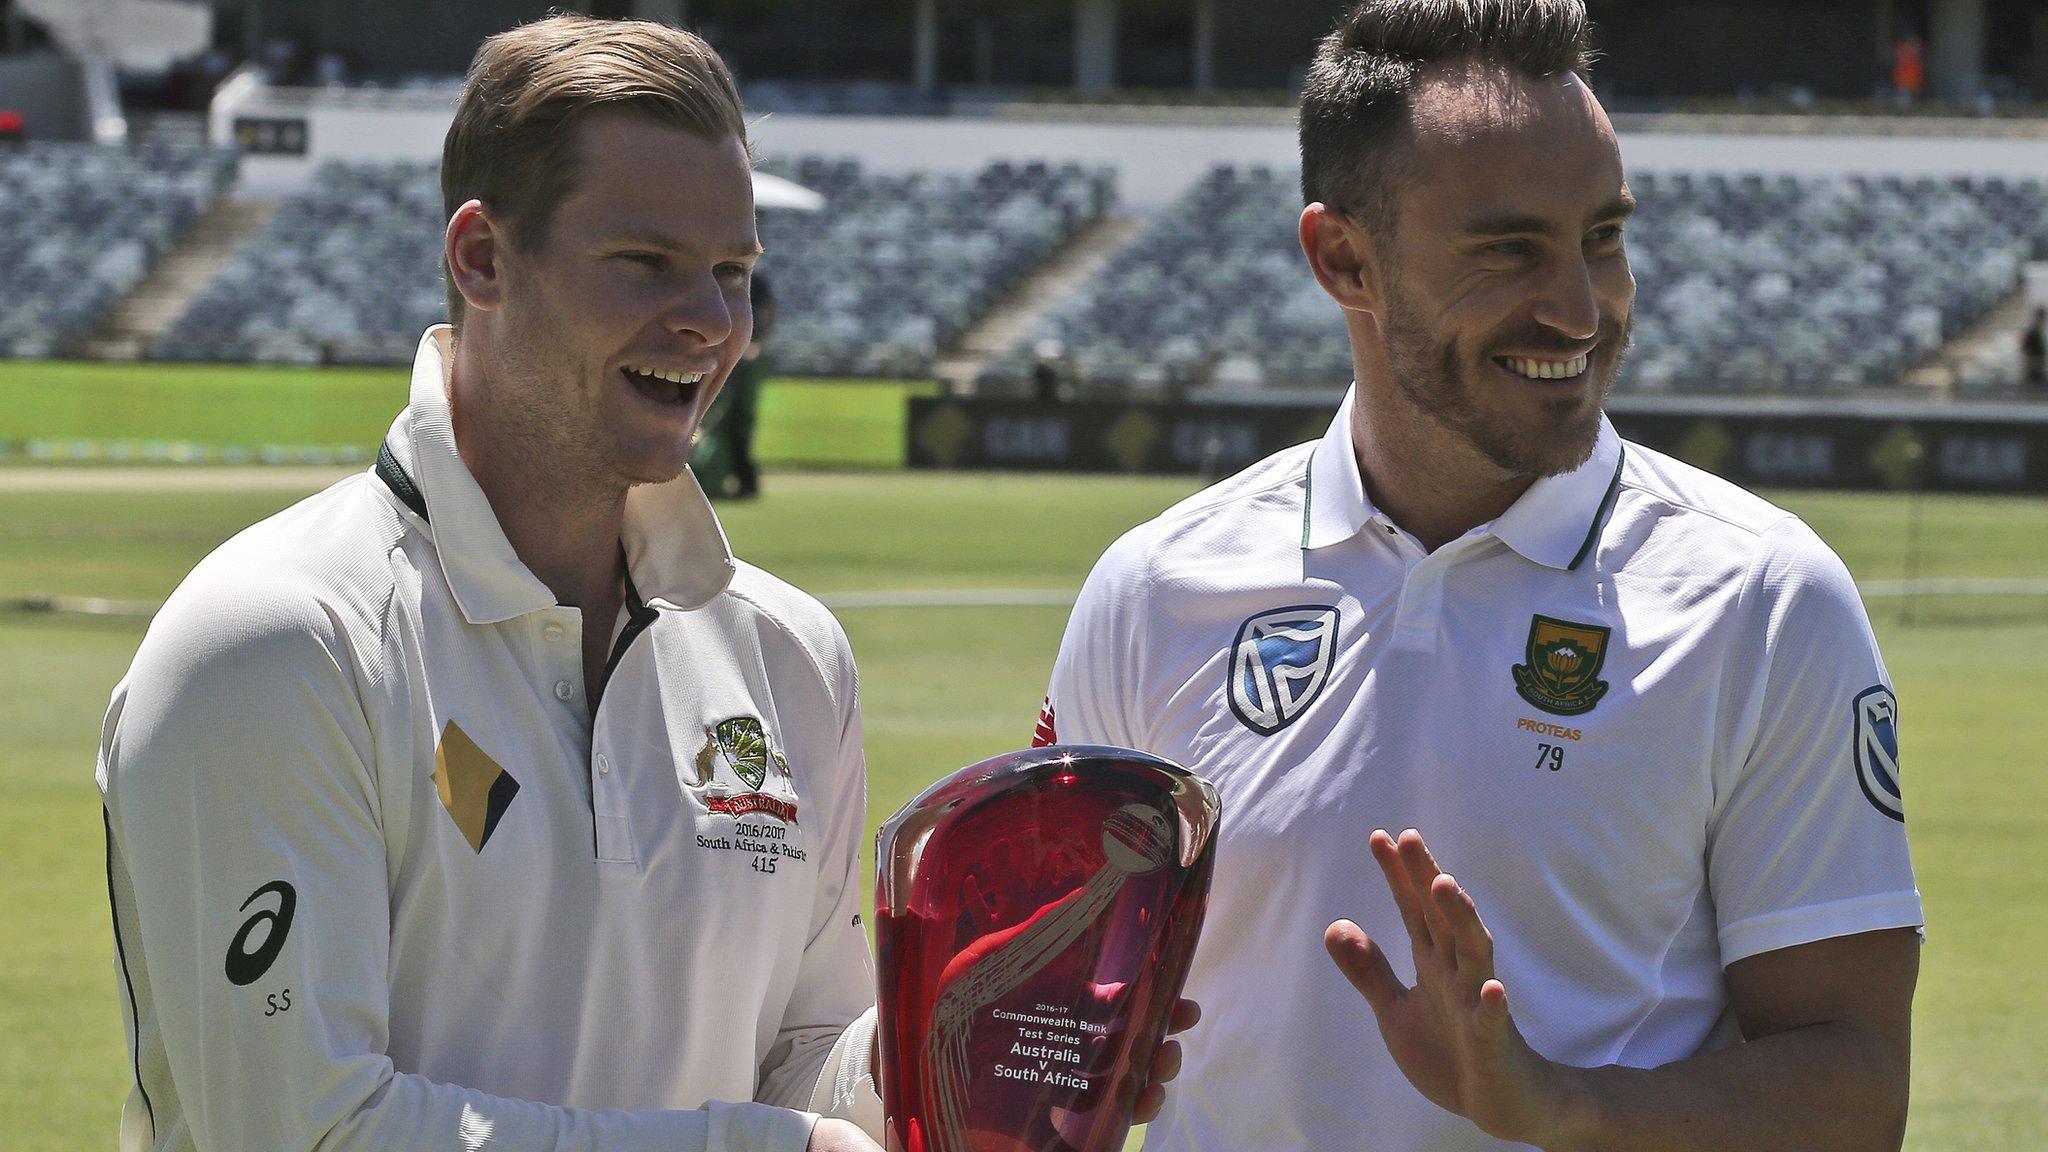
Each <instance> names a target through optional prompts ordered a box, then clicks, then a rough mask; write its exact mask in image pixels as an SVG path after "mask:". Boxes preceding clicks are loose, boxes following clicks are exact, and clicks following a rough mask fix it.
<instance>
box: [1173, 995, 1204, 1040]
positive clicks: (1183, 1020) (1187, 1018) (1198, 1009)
mask: <svg viewBox="0 0 2048 1152" xmlns="http://www.w3.org/2000/svg"><path fill="white" fill-rule="evenodd" d="M1201 1022H1202V1006H1201V1005H1200V1004H1197V1003H1195V1002H1194V1001H1193V1000H1189V999H1187V998H1186V997H1182V998H1181V999H1179V1000H1175V1001H1174V1002H1173V1011H1172V1012H1171V1013H1169V1014H1168V1015H1167V1017H1166V1034H1167V1035H1168V1036H1171V1035H1173V1034H1174V1033H1176V1032H1185V1031H1187V1030H1188V1029H1190V1028H1193V1027H1194V1026H1195V1025H1197V1024H1200V1023H1201Z"/></svg>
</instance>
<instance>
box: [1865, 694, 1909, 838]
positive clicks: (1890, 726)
mask: <svg viewBox="0 0 2048 1152" xmlns="http://www.w3.org/2000/svg"><path fill="white" fill-rule="evenodd" d="M1853 707H1854V709H1855V711H1856V736H1855V741H1856V782H1857V783H1858V784H1861V785H1863V795H1865V796H1866V797H1869V799H1870V802H1871V804H1873V805H1875V806H1876V808H1877V810H1878V811H1879V812H1882V813H1884V814H1885V815H1887V816H1889V817H1891V818H1892V819H1894V820H1897V821H1899V822H1900V823H1904V822H1905V819H1906V801H1905V797H1904V795H1903V794H1902V793H1901V792H1900V791H1899V701H1898V698H1897V697H1896V696H1893V695H1892V690H1891V689H1889V688H1887V687H1885V686H1884V685H1882V684H1879V685H1877V686H1876V687H1874V688H1865V689H1864V690H1863V691H1861V692H1858V693H1857V694H1856V702H1855V704H1854V705H1853Z"/></svg>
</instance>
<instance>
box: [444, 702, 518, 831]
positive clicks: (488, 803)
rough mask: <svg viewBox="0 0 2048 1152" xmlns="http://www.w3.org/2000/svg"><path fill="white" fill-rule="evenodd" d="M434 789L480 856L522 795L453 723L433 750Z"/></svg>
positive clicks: (508, 775) (511, 779) (449, 723)
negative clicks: (514, 799)
mask: <svg viewBox="0 0 2048 1152" xmlns="http://www.w3.org/2000/svg"><path fill="white" fill-rule="evenodd" d="M434 787H435V789H436V790H437V791H439V792H440V793H441V807H443V808H446V809H447V810H448V815H450V816H452V817H454V819H455V827H456V829H457V830H459V831H460V832H461V833H462V838H463V839H464V840H467V841H469V846H470V847H471V848H474V849H475V850H476V851H478V852H479V853H481V852H482V851H483V850H484V845H485V844H487V843H489V842H490V839H491V833H492V832H494V831H496V830H497V827H498V821H499V820H501V819H503V818H504V816H505V809H507V808H509V807H511V806H512V798H513V797H514V796H517V795H518V794H519V781H517V780H514V779H513V778H512V774H511V773H510V772H507V771H505V769H504V768H503V767H501V766H499V764H498V762H497V761H496V760H493V759H491V757H490V754H489V753H487V752H485V751H484V750H483V749H482V748H479V747H477V744H476V741H474V740H472V739H470V738H469V733H467V732H464V731H463V730H462V729H461V727H460V726H458V725H457V724H456V723H455V721H453V720H450V721H449V722H448V726H447V727H446V728H444V729H442V730H441V743H440V746H439V747H437V748H435V749H434Z"/></svg>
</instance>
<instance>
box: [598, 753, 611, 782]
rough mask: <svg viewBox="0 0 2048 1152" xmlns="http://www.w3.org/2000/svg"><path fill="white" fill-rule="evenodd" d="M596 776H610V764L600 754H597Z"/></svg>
mask: <svg viewBox="0 0 2048 1152" xmlns="http://www.w3.org/2000/svg"><path fill="white" fill-rule="evenodd" d="M597 774H598V775H599V776H609V775H611V774H612V762H611V761H610V760H609V759H607V758H606V757H605V755H604V754H603V753H602V752H600V753H598V757H597Z"/></svg>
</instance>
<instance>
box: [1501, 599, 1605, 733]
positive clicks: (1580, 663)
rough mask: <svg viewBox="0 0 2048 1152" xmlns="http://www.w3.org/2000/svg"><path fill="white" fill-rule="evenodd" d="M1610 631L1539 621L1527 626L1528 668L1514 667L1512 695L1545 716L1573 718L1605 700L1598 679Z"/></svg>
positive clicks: (1541, 617) (1585, 625)
mask: <svg viewBox="0 0 2048 1152" xmlns="http://www.w3.org/2000/svg"><path fill="white" fill-rule="evenodd" d="M1610 631H1611V630H1610V629H1608V628H1604V627H1602V626H1600V625H1598V624H1575V623H1573V622H1571V621H1569V620H1553V619H1551V618H1550V617H1548V616H1538V617H1535V618H1534V619H1532V620H1531V621H1530V622H1529V648H1528V660H1529V662H1528V663H1527V664H1517V665H1515V668H1514V671H1515V691H1517V692H1519V693H1521V694H1522V699H1524V700H1527V701H1528V702H1529V703H1531V704H1534V705H1535V706H1537V707H1538V708H1541V709H1543V710H1544V711H1545V712H1550V713H1554V714H1556V715H1559V716H1577V715H1578V714H1580V713H1581V712H1590V711H1592V710H1593V705H1595V704H1598V703H1599V702H1600V698H1601V697H1602V696H1605V695H1607V682H1606V681H1605V680H1601V679H1599V676H1600V666H1601V665H1602V664H1603V663H1605V662H1606V659H1607V637H1608V635H1609V633H1610Z"/></svg>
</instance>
